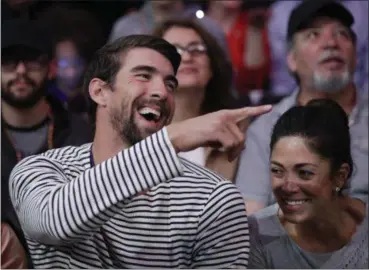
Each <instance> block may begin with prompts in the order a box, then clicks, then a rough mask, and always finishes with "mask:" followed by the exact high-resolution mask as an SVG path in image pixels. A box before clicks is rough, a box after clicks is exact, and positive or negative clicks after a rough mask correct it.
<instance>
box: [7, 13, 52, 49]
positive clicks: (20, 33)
mask: <svg viewBox="0 0 369 270" xmlns="http://www.w3.org/2000/svg"><path fill="white" fill-rule="evenodd" d="M18 46H22V47H28V48H31V49H33V50H37V51H39V52H40V53H45V54H50V52H51V39H50V35H49V33H48V31H47V30H46V27H42V25H41V24H40V23H38V22H36V21H32V20H26V19H11V20H8V21H5V22H4V23H3V25H2V27H1V49H8V48H11V47H18Z"/></svg>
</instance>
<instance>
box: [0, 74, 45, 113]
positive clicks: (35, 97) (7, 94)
mask: <svg viewBox="0 0 369 270" xmlns="http://www.w3.org/2000/svg"><path fill="white" fill-rule="evenodd" d="M19 79H23V80H24V81H25V82H26V83H27V84H28V85H30V86H31V91H30V93H29V94H28V95H27V96H25V97H17V96H16V95H14V94H13V93H12V91H11V90H10V89H11V87H12V86H13V85H14V84H15V83H16V82H17V81H18V80H19ZM46 82H47V79H45V80H44V81H43V82H42V84H41V85H40V87H37V85H36V83H35V82H34V81H33V80H32V79H30V78H29V77H27V76H22V78H19V77H18V78H15V79H14V80H11V81H9V82H8V83H7V84H6V86H5V87H4V86H3V85H2V87H1V88H2V91H1V99H2V100H3V101H4V102H5V103H7V104H9V105H10V106H12V107H14V108H18V109H29V108H32V107H33V106H35V105H36V104H37V103H38V102H39V101H40V100H41V99H42V97H44V96H45V93H46V89H45V88H46Z"/></svg>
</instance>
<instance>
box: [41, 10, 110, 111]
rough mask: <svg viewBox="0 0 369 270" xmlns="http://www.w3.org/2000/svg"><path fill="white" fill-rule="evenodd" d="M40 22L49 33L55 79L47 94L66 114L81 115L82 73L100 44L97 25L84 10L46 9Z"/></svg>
mask: <svg viewBox="0 0 369 270" xmlns="http://www.w3.org/2000/svg"><path fill="white" fill-rule="evenodd" d="M66 18H68V19H67V20H66ZM41 20H42V21H43V23H44V24H46V25H48V27H49V28H50V29H51V30H52V41H53V44H52V46H53V55H54V59H55V74H52V77H53V78H55V80H54V81H53V83H52V84H51V85H50V91H51V93H52V94H53V95H55V96H56V97H57V98H58V99H59V100H61V101H62V102H63V103H66V105H67V107H68V110H69V111H71V112H75V113H85V112H86V110H87V108H86V104H85V99H84V98H83V94H82V91H81V87H82V82H83V73H84V70H85V68H86V65H87V63H88V62H89V61H90V59H91V57H92V55H93V53H94V52H95V51H96V50H97V49H98V48H100V47H101V46H102V45H103V44H104V37H103V33H102V29H101V25H100V24H99V22H98V21H97V20H96V18H95V17H94V16H93V15H92V14H91V13H90V12H88V11H84V10H79V9H69V8H63V7H54V8H50V9H49V10H48V11H47V12H45V13H44V14H43V15H42V16H41Z"/></svg>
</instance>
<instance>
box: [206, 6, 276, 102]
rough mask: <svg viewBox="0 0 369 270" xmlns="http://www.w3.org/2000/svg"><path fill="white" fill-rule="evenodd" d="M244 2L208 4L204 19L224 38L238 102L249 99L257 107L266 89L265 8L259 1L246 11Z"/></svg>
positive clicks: (266, 35) (266, 8)
mask: <svg viewBox="0 0 369 270" xmlns="http://www.w3.org/2000/svg"><path fill="white" fill-rule="evenodd" d="M244 2H245V3H247V2H248V1H243V0H209V4H208V9H207V13H206V14H207V15H208V16H209V17H210V18H212V19H214V20H215V21H216V22H217V23H218V25H220V26H221V28H222V29H223V31H224V32H225V33H226V35H227V41H228V47H229V50H230V54H231V58H232V64H233V68H234V70H235V73H236V87H237V92H238V96H239V98H240V99H241V100H242V98H243V97H245V96H248V95H249V94H250V92H253V93H252V94H251V95H250V96H249V97H250V99H251V101H252V102H253V103H259V101H260V100H261V98H262V96H263V92H264V91H265V90H267V89H268V87H269V86H268V84H269V75H270V49H269V39H268V33H267V28H266V25H267V21H268V16H269V15H268V5H267V3H270V1H268V2H267V1H258V3H259V5H254V6H252V7H250V8H248V9H245V8H244V6H245V4H244Z"/></svg>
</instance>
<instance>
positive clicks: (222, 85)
mask: <svg viewBox="0 0 369 270" xmlns="http://www.w3.org/2000/svg"><path fill="white" fill-rule="evenodd" d="M153 35H154V36H159V37H162V38H163V39H165V40H167V41H168V42H169V43H171V44H173V45H174V46H175V47H176V49H177V51H178V53H179V54H180V55H181V64H180V66H179V68H178V73H177V79H178V89H177V91H176V92H175V93H174V100H175V105H176V106H175V111H174V116H173V122H180V121H183V120H187V119H190V118H194V117H197V116H200V115H203V114H206V113H210V112H215V111H218V110H222V109H230V108H232V107H233V106H234V100H233V96H232V93H231V86H232V66H231V63H230V62H229V61H228V60H227V57H226V55H225V53H224V51H223V50H222V48H221V47H220V45H219V44H218V42H217V40H216V39H215V38H214V37H213V36H212V35H211V34H210V33H208V32H207V31H206V30H205V29H204V28H203V27H201V26H200V25H199V24H197V23H196V22H195V21H194V20H191V19H173V20H168V21H165V22H164V23H163V24H161V25H159V26H158V27H157V28H156V29H155V30H154V32H153ZM180 156H182V157H184V158H186V159H188V160H190V161H192V162H194V163H197V164H198V165H201V166H204V167H206V168H210V169H212V170H214V171H216V172H217V173H219V174H221V175H222V176H224V177H226V178H227V179H230V180H233V179H234V177H235V173H236V170H237V166H238V160H235V161H233V162H229V161H228V160H227V155H226V154H225V153H223V152H220V151H218V150H215V149H212V148H210V147H202V148H198V149H194V150H192V151H190V152H183V153H180Z"/></svg>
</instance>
